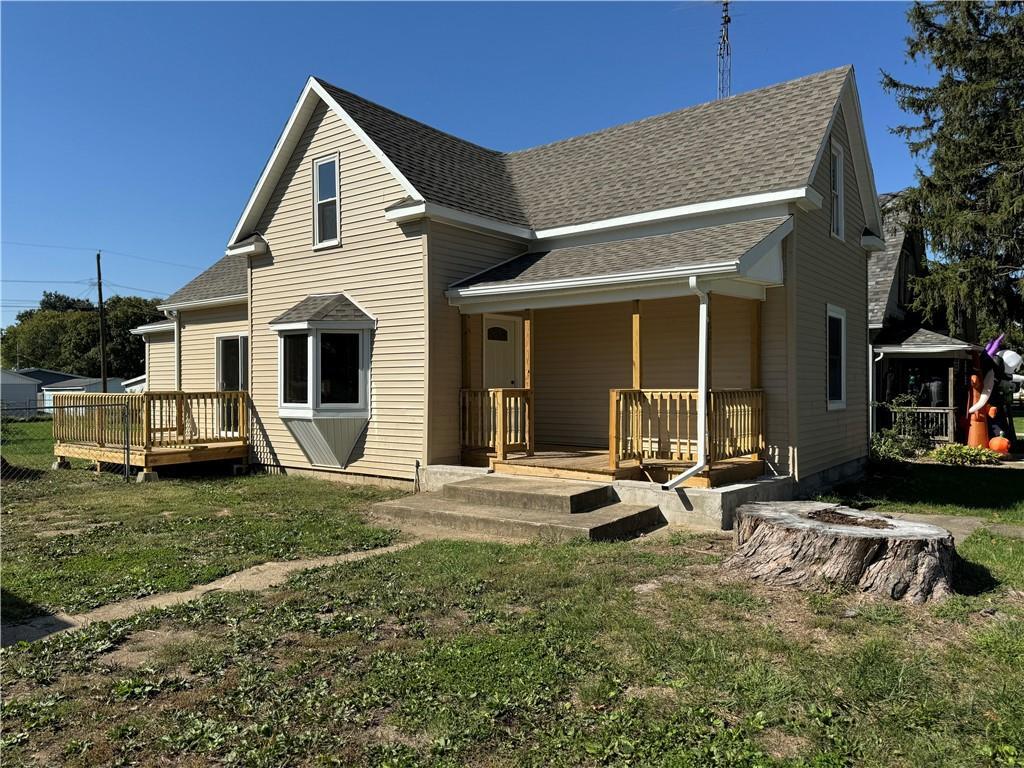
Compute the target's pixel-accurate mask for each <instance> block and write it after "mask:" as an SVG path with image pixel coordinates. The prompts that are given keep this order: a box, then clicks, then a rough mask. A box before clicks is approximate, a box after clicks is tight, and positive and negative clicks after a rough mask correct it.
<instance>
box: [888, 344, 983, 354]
mask: <svg viewBox="0 0 1024 768" xmlns="http://www.w3.org/2000/svg"><path fill="white" fill-rule="evenodd" d="M974 349H978V348H977V347H974V346H972V345H970V344H963V345H954V344H934V345H927V346H925V345H913V346H909V347H901V346H881V347H875V351H876V352H884V353H886V354H890V355H892V354H903V355H934V354H936V353H938V352H971V351H972V350H974Z"/></svg>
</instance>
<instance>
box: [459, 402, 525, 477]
mask: <svg viewBox="0 0 1024 768" xmlns="http://www.w3.org/2000/svg"><path fill="white" fill-rule="evenodd" d="M533 421H534V419H533V390H532V389H523V388H503V389H463V390H460V392H459V435H460V439H461V442H462V447H463V449H464V450H470V451H488V452H490V451H493V452H494V454H495V458H497V459H498V460H499V461H500V460H503V459H504V458H505V457H506V456H507V455H508V454H509V453H510V452H511V451H524V452H526V453H529V454H532V453H533V450H534V440H533V426H534V425H533Z"/></svg>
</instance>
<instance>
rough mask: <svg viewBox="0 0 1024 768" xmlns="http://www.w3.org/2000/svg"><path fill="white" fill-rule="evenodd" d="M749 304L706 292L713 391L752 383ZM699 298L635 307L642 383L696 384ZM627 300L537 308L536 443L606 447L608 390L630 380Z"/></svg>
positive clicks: (656, 385) (677, 386)
mask: <svg viewBox="0 0 1024 768" xmlns="http://www.w3.org/2000/svg"><path fill="white" fill-rule="evenodd" d="M755 311H756V305H755V303H754V302H753V301H750V300H746V299H737V298H733V297H730V296H721V295H715V294H712V295H711V329H712V348H711V383H712V387H713V388H717V389H734V388H745V387H749V386H750V383H751V378H750V350H751V328H752V320H753V313H754V312H755ZM698 312H699V303H698V300H697V299H696V297H693V296H688V297H681V298H675V299H658V300H654V301H643V302H641V304H640V339H641V384H642V386H643V387H644V388H645V389H694V388H696V386H697V354H698V318H699V314H698ZM631 313H632V304H631V303H628V302H626V303H616V304H596V305H590V306H582V307H567V308H559V309H545V310H538V311H537V312H536V315H535V317H536V323H537V327H536V329H535V331H534V343H535V345H536V352H535V356H534V368H533V376H534V388H535V392H534V399H535V403H536V408H537V424H536V435H537V442H538V443H549V444H561V445H587V446H606V445H607V444H608V400H609V390H611V389H615V388H628V387H630V386H631V385H632V322H631V319H630V318H631Z"/></svg>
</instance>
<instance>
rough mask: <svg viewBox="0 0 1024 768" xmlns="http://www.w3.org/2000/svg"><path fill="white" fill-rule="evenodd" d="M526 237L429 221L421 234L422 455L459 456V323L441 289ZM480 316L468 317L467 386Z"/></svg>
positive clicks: (476, 381)
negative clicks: (424, 320) (425, 335)
mask: <svg viewBox="0 0 1024 768" xmlns="http://www.w3.org/2000/svg"><path fill="white" fill-rule="evenodd" d="M526 250H527V247H526V243H525V242H523V241H519V240H510V239H504V238H499V237H492V236H490V235H485V234H482V233H478V232H472V231H469V230H466V229H461V228H458V227H452V226H448V225H445V224H439V223H436V222H432V223H431V224H430V228H429V230H428V234H427V264H428V271H429V276H430V279H429V281H428V289H427V297H428V302H429V306H430V325H429V328H430V354H429V369H430V371H429V377H430V379H429V388H428V389H429V404H428V408H427V413H428V416H427V418H428V421H429V434H428V448H427V461H428V462H429V463H431V464H449V463H458V462H459V452H460V451H459V410H458V407H459V389H460V388H461V386H462V342H461V336H462V325H461V320H460V318H459V311H458V309H456V308H455V307H452V306H451V305H450V304H449V303H448V299H447V298H446V297H445V295H444V292H445V290H446V289H447V288H448V286H449V285H451V284H452V283H454V282H457V281H458V280H461V279H464V278H466V277H469V276H470V275H473V274H476V273H477V272H480V271H481V270H484V269H487V268H488V267H491V266H494V265H495V264H498V263H500V262H502V261H506V260H507V259H510V258H512V257H514V256H518V255H519V254H521V253H524V252H525V251H526ZM480 321H481V316H480V315H472V316H469V318H468V323H469V327H470V337H469V338H468V339H467V350H468V352H469V355H468V356H469V361H468V366H469V370H470V372H471V378H470V386H472V387H480V386H482V385H483V382H482V378H483V374H482V370H483V368H482V366H483V360H482V356H481V351H482V346H481V340H480V330H481V325H480Z"/></svg>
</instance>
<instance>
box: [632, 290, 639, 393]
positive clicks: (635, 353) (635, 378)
mask: <svg viewBox="0 0 1024 768" xmlns="http://www.w3.org/2000/svg"><path fill="white" fill-rule="evenodd" d="M640 388H641V381H640V299H633V389H640Z"/></svg>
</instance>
